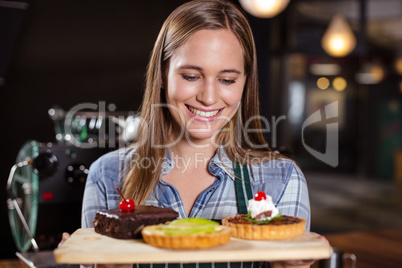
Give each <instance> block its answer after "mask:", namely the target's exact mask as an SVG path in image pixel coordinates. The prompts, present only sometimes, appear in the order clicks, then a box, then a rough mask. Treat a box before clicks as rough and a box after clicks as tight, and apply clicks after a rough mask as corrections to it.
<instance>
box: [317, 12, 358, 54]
mask: <svg viewBox="0 0 402 268" xmlns="http://www.w3.org/2000/svg"><path fill="white" fill-rule="evenodd" d="M321 45H322V47H323V49H324V50H325V52H327V53H328V54H329V55H331V56H334V57H344V56H346V55H348V54H349V53H350V52H352V51H353V49H354V48H355V46H356V37H355V36H354V34H353V32H352V29H350V27H349V25H348V23H347V21H346V20H345V19H344V18H343V17H342V16H340V15H335V16H334V18H333V19H332V21H331V23H330V24H329V27H328V29H327V30H326V32H325V34H324V36H323V37H322V39H321Z"/></svg>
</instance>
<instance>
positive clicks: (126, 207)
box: [116, 187, 135, 211]
mask: <svg viewBox="0 0 402 268" xmlns="http://www.w3.org/2000/svg"><path fill="white" fill-rule="evenodd" d="M116 190H117V191H118V192H119V194H120V196H121V197H122V198H123V201H121V202H120V206H119V207H120V210H123V211H133V210H134V209H135V203H134V200H133V199H126V198H125V197H124V196H123V194H122V193H121V192H120V190H119V188H117V187H116Z"/></svg>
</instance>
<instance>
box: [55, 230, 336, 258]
mask: <svg viewBox="0 0 402 268" xmlns="http://www.w3.org/2000/svg"><path fill="white" fill-rule="evenodd" d="M331 252H332V249H331V247H330V245H328V244H327V243H325V242H323V241H321V240H320V239H318V238H317V237H315V236H314V235H312V234H311V233H310V232H307V231H306V232H305V233H304V234H303V235H302V236H300V237H297V238H293V239H287V240H277V241H267V240H264V241H256V240H243V239H237V238H231V240H230V241H229V243H227V244H225V245H221V246H217V247H212V248H208V249H197V250H173V249H161V248H156V247H153V246H150V245H148V244H146V243H145V242H144V240H142V239H132V240H120V239H114V238H110V237H107V236H104V235H100V234H97V233H95V231H94V229H93V228H86V229H78V230H77V231H75V232H74V233H73V234H72V235H71V237H70V238H69V239H67V241H66V242H64V243H63V244H62V246H61V247H59V248H58V249H56V250H54V257H55V260H56V262H58V263H66V264H85V263H87V264H90V263H194V262H240V261H277V260H301V259H326V258H329V257H330V255H331Z"/></svg>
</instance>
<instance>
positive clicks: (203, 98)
mask: <svg viewBox="0 0 402 268" xmlns="http://www.w3.org/2000/svg"><path fill="white" fill-rule="evenodd" d="M197 100H198V101H199V102H201V103H203V104H204V105H206V106H210V105H212V104H214V103H216V102H217V101H218V88H217V85H216V82H215V81H207V80H206V81H205V82H204V83H203V85H202V86H201V88H200V90H199V92H198V94H197Z"/></svg>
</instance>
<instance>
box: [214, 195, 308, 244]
mask: <svg viewBox="0 0 402 268" xmlns="http://www.w3.org/2000/svg"><path fill="white" fill-rule="evenodd" d="M248 210H249V213H248V215H245V214H242V215H237V216H233V217H228V218H225V219H223V220H222V225H224V226H228V227H231V228H232V236H233V237H237V238H242V239H253V240H279V239H289V238H294V237H298V236H301V235H302V234H303V233H304V230H305V226H306V220H305V219H302V218H299V217H292V216H286V215H281V214H280V213H279V210H278V208H276V207H275V205H274V204H273V203H272V198H271V197H270V196H268V195H266V194H265V193H264V192H258V193H256V195H255V197H254V199H250V200H249V201H248Z"/></svg>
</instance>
